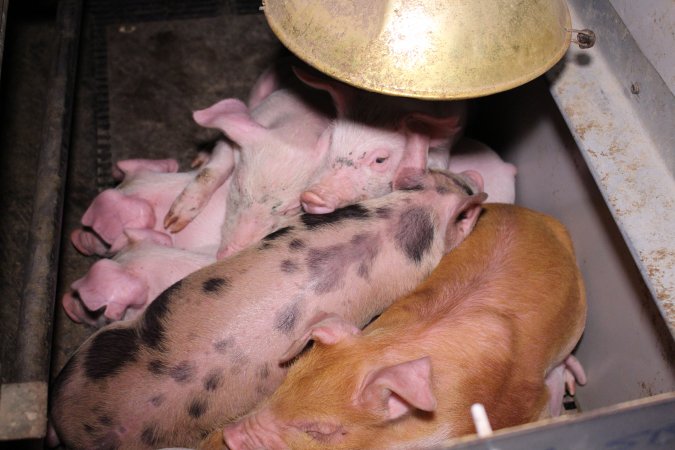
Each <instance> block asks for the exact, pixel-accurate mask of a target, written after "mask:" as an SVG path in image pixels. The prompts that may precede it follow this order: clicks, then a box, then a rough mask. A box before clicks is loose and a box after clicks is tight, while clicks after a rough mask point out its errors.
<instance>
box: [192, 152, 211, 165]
mask: <svg viewBox="0 0 675 450" xmlns="http://www.w3.org/2000/svg"><path fill="white" fill-rule="evenodd" d="M210 160H211V155H210V154H209V153H207V152H199V153H197V156H195V158H194V159H193V160H192V162H191V163H190V168H192V169H196V168H198V167H202V166H204V165H206V163H208V162H209V161H210Z"/></svg>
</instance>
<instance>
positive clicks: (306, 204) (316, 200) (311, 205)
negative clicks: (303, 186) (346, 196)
mask: <svg viewBox="0 0 675 450" xmlns="http://www.w3.org/2000/svg"><path fill="white" fill-rule="evenodd" d="M300 202H301V203H302V209H304V210H305V212H307V213H310V214H328V213H330V212H333V211H335V208H334V207H332V206H330V205H329V204H328V203H327V202H326V201H324V199H322V198H321V197H320V196H319V195H317V194H316V193H314V192H312V191H305V192H303V193H302V195H301V196H300Z"/></svg>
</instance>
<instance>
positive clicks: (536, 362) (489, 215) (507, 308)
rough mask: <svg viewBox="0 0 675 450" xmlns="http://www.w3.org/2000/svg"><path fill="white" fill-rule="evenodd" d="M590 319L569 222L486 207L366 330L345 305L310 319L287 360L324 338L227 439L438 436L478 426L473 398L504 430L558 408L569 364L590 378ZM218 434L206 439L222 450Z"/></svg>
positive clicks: (329, 441) (440, 439) (246, 444)
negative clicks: (585, 334) (583, 353)
mask: <svg viewBox="0 0 675 450" xmlns="http://www.w3.org/2000/svg"><path fill="white" fill-rule="evenodd" d="M585 317H586V303H585V294H584V286H583V282H582V278H581V274H580V273H579V269H578V267H577V264H576V259H575V256H574V252H573V249H572V242H571V241H570V238H569V235H568V234H567V231H566V230H565V228H564V227H563V226H562V225H561V224H560V223H559V222H558V221H556V220H555V219H553V218H551V217H549V216H545V215H543V214H539V213H536V212H534V211H531V210H528V209H525V208H522V207H518V206H513V205H501V204H490V205H486V207H485V211H484V212H483V214H482V216H481V217H480V218H479V220H478V223H477V225H476V228H475V230H474V231H473V233H472V234H471V235H470V236H469V237H468V238H467V239H466V240H465V241H464V242H463V243H462V244H461V245H460V246H459V247H458V248H457V249H455V250H454V251H453V252H452V254H451V255H447V256H445V257H444V258H443V259H442V261H441V263H440V264H439V266H438V267H437V268H436V270H434V272H433V273H432V274H431V276H430V277H429V278H428V279H427V280H426V281H424V282H423V283H422V284H421V285H420V286H419V287H418V288H417V289H415V291H414V292H413V293H411V294H410V295H408V296H406V297H403V298H402V299H400V300H398V301H397V302H395V303H394V304H393V305H392V306H391V307H390V308H389V309H387V310H386V311H385V312H384V313H383V314H382V315H381V316H380V317H379V318H378V319H376V320H375V321H374V322H373V323H372V324H370V325H369V326H368V327H366V329H365V330H364V331H363V333H361V331H360V330H359V329H358V328H357V327H354V326H353V325H352V324H351V323H350V322H349V321H344V320H343V319H342V318H340V317H338V316H336V315H330V314H329V315H324V316H321V315H320V314H319V315H317V316H315V319H312V320H310V323H312V325H311V326H310V328H309V330H307V331H306V332H305V335H304V337H303V338H302V339H300V340H299V341H298V342H296V343H295V344H293V345H292V346H291V347H290V349H289V352H288V353H287V355H286V356H285V357H284V358H283V360H288V359H289V358H292V357H293V356H294V355H295V354H296V353H298V351H300V349H302V348H303V347H304V346H305V344H306V342H307V341H308V340H310V339H313V340H314V341H315V345H314V347H313V348H312V349H310V350H309V351H308V352H306V354H304V355H303V356H300V357H299V358H298V361H297V362H296V364H295V365H294V366H293V367H291V369H290V371H289V373H288V376H287V378H286V380H285V382H284V383H283V384H282V385H281V386H280V387H279V388H278V390H277V391H276V392H275V393H274V394H273V395H272V396H271V397H270V398H269V399H268V401H267V402H265V403H264V404H263V405H262V406H260V407H258V408H257V410H256V412H255V413H253V414H251V415H249V416H247V417H245V418H243V419H242V420H241V421H239V422H237V423H236V424H231V425H229V426H227V427H225V430H224V438H225V441H226V443H227V446H228V448H230V449H232V450H241V449H268V450H278V449H289V448H292V449H309V448H311V449H319V448H326V449H355V448H382V449H392V448H422V447H424V448H427V447H437V446H439V447H440V446H442V445H443V444H444V441H445V440H446V439H449V438H453V437H457V436H462V435H465V434H470V433H473V432H474V425H473V423H472V420H471V415H470V407H471V405H472V404H473V403H482V404H483V405H484V406H485V409H486V410H487V414H488V417H489V419H490V421H491V423H492V426H493V427H494V428H496V429H498V428H503V427H508V426H513V425H518V424H523V423H526V422H530V421H534V420H537V419H538V418H540V417H545V416H551V415H556V414H558V413H559V411H560V408H561V406H562V397H563V390H564V388H563V384H564V380H565V378H566V377H564V373H565V371H570V372H575V373H573V374H574V375H575V376H576V377H577V379H578V381H579V382H580V383H583V382H585V375H584V373H583V370H582V369H581V366H580V365H579V364H578V362H577V361H576V359H575V358H574V357H573V356H571V354H570V352H571V351H572V349H573V348H574V346H575V344H576V343H577V341H578V340H579V338H580V336H581V334H582V330H583V328H584V323H585ZM209 442H210V445H211V446H206V445H203V446H202V447H201V448H218V445H214V443H216V444H217V439H213V440H210V441H209ZM221 443H222V439H221ZM221 446H222V444H221Z"/></svg>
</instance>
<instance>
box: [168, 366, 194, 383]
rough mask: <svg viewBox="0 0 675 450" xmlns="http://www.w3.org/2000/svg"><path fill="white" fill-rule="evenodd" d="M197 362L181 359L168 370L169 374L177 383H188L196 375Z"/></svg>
mask: <svg viewBox="0 0 675 450" xmlns="http://www.w3.org/2000/svg"><path fill="white" fill-rule="evenodd" d="M195 370H196V367H195V363H194V362H192V361H181V362H179V363H178V364H176V365H175V366H173V367H170V368H169V370H168V373H169V376H170V377H171V378H173V379H174V380H175V381H176V382H177V383H187V382H188V381H190V380H192V378H193V377H194V375H195Z"/></svg>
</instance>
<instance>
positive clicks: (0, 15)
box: [0, 0, 9, 76]
mask: <svg viewBox="0 0 675 450" xmlns="http://www.w3.org/2000/svg"><path fill="white" fill-rule="evenodd" d="M8 5H9V0H0V76H2V54H3V53H4V49H5V30H6V29H7V6H8Z"/></svg>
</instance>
